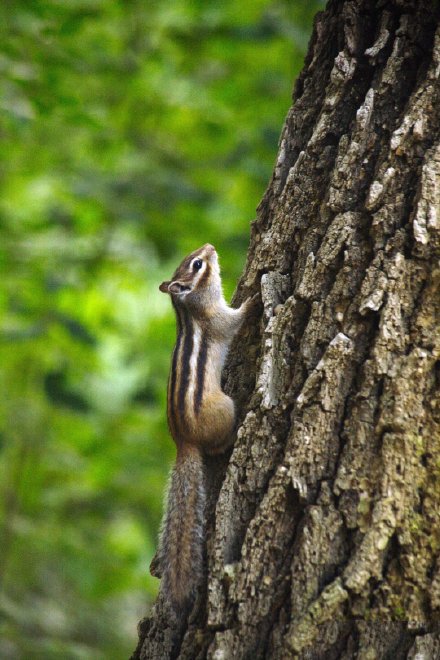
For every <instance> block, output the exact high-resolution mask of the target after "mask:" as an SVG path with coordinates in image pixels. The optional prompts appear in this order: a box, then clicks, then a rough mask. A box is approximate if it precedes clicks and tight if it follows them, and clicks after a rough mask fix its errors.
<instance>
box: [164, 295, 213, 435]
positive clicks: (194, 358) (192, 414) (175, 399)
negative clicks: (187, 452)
mask: <svg viewBox="0 0 440 660" xmlns="http://www.w3.org/2000/svg"><path fill="white" fill-rule="evenodd" d="M173 307H174V310H175V312H176V318H177V341H176V345H175V347H174V352H173V359H172V364H171V372H170V377H169V380H168V406H167V408H168V424H169V427H170V431H171V435H172V436H173V438H174V440H175V442H176V444H179V443H180V442H182V441H184V440H186V439H190V438H191V436H192V435H193V433H194V431H195V426H196V422H197V417H198V415H199V413H200V409H201V405H202V400H203V393H204V389H205V375H206V361H207V356H208V346H209V337H208V332H207V330H206V328H203V329H202V326H201V325H199V324H198V323H197V321H196V320H195V319H194V318H192V317H191V316H190V314H189V312H188V310H187V309H186V308H185V307H183V306H179V305H177V304H176V303H175V302H174V300H173Z"/></svg>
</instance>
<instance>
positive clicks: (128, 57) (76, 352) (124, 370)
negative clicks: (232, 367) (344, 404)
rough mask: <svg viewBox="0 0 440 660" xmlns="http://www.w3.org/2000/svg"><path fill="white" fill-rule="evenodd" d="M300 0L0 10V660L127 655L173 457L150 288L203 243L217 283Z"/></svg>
mask: <svg viewBox="0 0 440 660" xmlns="http://www.w3.org/2000/svg"><path fill="white" fill-rule="evenodd" d="M318 7H319V2H318V1H317V0H315V1H314V2H313V1H312V2H308V3H306V2H300V3H291V2H288V1H287V0H279V1H270V0H257V1H253V2H250V1H247V0H246V1H245V2H242V3H236V2H233V1H232V0H226V1H225V2H222V3H218V2H213V1H211V0H208V1H206V0H205V1H204V2H201V1H200V0H193V1H191V2H190V1H189V0H185V1H184V0H170V1H169V2H157V1H155V0H152V1H150V2H141V1H140V0H132V2H122V0H120V1H116V0H35V1H34V2H28V1H27V0H26V1H25V0H21V1H16V2H13V1H12V2H5V3H3V5H2V8H1V9H0V12H1V14H2V15H1V22H0V24H1V28H0V32H1V45H0V68H1V72H2V80H3V82H2V90H1V97H0V98H1V119H0V131H1V137H2V140H1V143H0V150H1V157H2V158H1V160H2V166H1V170H0V191H1V194H0V260H1V265H2V287H1V290H0V312H1V326H0V363H1V370H0V385H1V390H2V394H3V396H2V401H1V404H0V424H1V427H0V493H1V497H0V534H1V539H0V547H1V556H0V640H1V641H0V657H5V658H26V659H27V658H45V659H51V658H81V659H92V658H93V659H94V660H95V659H99V658H105V659H106V660H107V659H110V660H111V659H112V658H115V659H116V658H118V659H119V658H122V657H127V655H128V654H129V652H130V650H131V649H132V648H133V647H134V644H135V637H136V628H135V626H136V622H137V620H138V619H139V618H140V616H141V615H142V614H143V613H145V611H146V610H147V607H148V604H149V603H150V602H151V600H152V598H153V597H154V595H155V592H156V589H157V581H156V580H154V579H153V578H151V577H150V576H149V573H148V564H149V561H150V559H151V557H152V555H153V553H154V547H155V539H156V534H157V528H158V525H159V521H160V517H161V510H162V493H163V489H164V483H165V479H166V474H167V472H168V469H169V465H170V463H171V462H172V460H173V455H174V450H173V445H172V443H171V441H170V439H169V437H168V432H167V429H166V420H165V389H166V380H167V372H168V364H169V356H170V352H171V349H172V345H173V339H174V320H173V318H172V314H171V310H170V305H169V301H168V300H167V298H166V296H164V295H163V294H160V293H159V292H158V284H159V283H160V282H161V281H162V279H165V278H166V277H167V276H169V275H170V274H171V272H172V270H174V267H175V266H176V264H177V262H178V261H179V260H180V259H181V258H182V257H183V256H184V255H185V254H186V253H187V252H189V251H191V250H193V249H195V248H197V247H199V245H201V244H202V243H205V242H207V241H209V242H212V243H214V244H215V245H216V247H217V249H218V250H219V252H220V256H221V262H222V265H223V270H224V275H225V289H226V292H227V293H228V295H230V294H231V293H232V291H233V289H234V283H235V281H236V278H237V277H238V275H239V273H240V271H241V269H242V267H243V263H244V258H245V251H246V244H247V236H248V231H249V229H248V227H249V222H250V221H251V220H252V218H253V215H254V208H255V206H256V205H257V204H258V202H259V200H260V199H261V196H262V194H263V192H264V189H265V186H266V185H267V182H268V180H269V177H270V173H271V170H272V165H273V161H274V158H275V154H276V148H277V141H278V136H279V132H280V128H281V125H282V122H283V118H284V115H285V113H286V111H287V109H288V107H289V104H290V96H289V95H290V90H291V88H292V84H293V80H294V78H295V76H296V75H297V73H298V71H299V69H300V67H301V64H302V58H303V54H304V50H305V47H306V43H307V39H308V34H309V31H310V28H311V19H312V16H313V14H314V13H315V11H316V9H317V8H318Z"/></svg>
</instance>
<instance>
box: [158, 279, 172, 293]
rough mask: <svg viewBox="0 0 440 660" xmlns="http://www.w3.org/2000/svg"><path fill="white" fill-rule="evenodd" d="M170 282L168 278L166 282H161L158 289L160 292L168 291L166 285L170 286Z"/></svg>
mask: <svg viewBox="0 0 440 660" xmlns="http://www.w3.org/2000/svg"><path fill="white" fill-rule="evenodd" d="M170 284H171V282H170V281H169V280H168V282H162V284H161V285H160V287H159V291H162V293H170V292H169V289H168V287H169V286H170Z"/></svg>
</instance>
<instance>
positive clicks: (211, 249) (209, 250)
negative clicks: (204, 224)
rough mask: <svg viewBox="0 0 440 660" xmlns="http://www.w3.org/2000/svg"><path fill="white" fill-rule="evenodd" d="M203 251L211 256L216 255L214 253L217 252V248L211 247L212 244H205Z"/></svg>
mask: <svg viewBox="0 0 440 660" xmlns="http://www.w3.org/2000/svg"><path fill="white" fill-rule="evenodd" d="M203 249H204V250H205V252H206V253H207V254H209V255H211V254H214V252H215V247H214V246H213V245H211V243H205V245H204V246H203Z"/></svg>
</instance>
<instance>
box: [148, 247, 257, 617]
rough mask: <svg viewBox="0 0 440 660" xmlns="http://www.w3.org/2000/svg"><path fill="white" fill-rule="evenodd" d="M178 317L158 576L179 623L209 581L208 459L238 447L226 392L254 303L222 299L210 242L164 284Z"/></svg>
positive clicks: (155, 567)
mask: <svg viewBox="0 0 440 660" xmlns="http://www.w3.org/2000/svg"><path fill="white" fill-rule="evenodd" d="M159 289H160V291H162V292H163V293H169V294H170V295H171V302H172V304H173V307H174V311H175V313H176V320H177V341H176V345H175V347H174V352H173V357H172V363H171V372H170V376H169V380H168V401H167V413H168V425H169V428H170V432H171V435H172V437H173V439H174V442H175V443H176V446H177V456H176V463H175V466H174V469H173V471H172V474H171V480H170V485H169V491H168V506H167V511H166V514H165V516H164V519H163V521H162V528H161V533H160V540H159V549H158V552H157V555H156V557H155V558H154V559H153V561H152V563H151V567H150V570H151V573H152V574H153V575H156V576H157V577H162V583H161V591H162V593H163V594H164V596H165V601H166V602H167V603H169V604H170V606H171V608H172V611H173V612H174V613H175V615H176V616H177V617H178V618H181V617H183V616H185V614H188V613H189V610H190V608H191V607H192V604H193V601H194V597H195V594H196V591H197V587H198V585H199V584H200V581H201V578H202V575H203V547H204V537H205V501H206V485H205V473H204V463H203V456H204V455H205V454H219V453H221V452H224V451H225V450H226V449H227V448H228V447H229V446H230V445H231V444H232V442H233V436H234V431H235V408H234V402H233V400H232V399H231V398H230V397H229V396H227V395H226V394H225V393H224V392H223V391H222V389H221V382H220V379H221V373H222V368H223V365H224V362H225V359H226V356H227V353H228V348H229V345H230V343H231V341H232V339H233V337H234V335H235V334H236V332H237V331H238V330H239V328H240V326H241V325H242V323H243V320H244V318H245V316H246V314H247V312H248V310H249V308H250V306H251V304H252V303H253V302H254V299H252V298H249V299H248V300H246V301H245V302H244V303H243V304H242V305H241V307H239V308H238V309H232V308H231V307H229V306H228V304H227V303H226V301H225V299H224V297H223V291H222V282H221V278H220V268H219V263H218V257H217V252H216V251H215V248H214V247H213V246H212V245H210V244H209V243H207V244H206V245H203V247H201V248H199V249H198V250H196V251H195V252H192V253H191V254H190V255H188V256H187V257H185V259H184V260H183V261H182V263H181V264H180V266H179V267H178V268H177V270H176V271H175V273H174V275H173V277H172V279H171V280H169V281H166V282H162V284H161V285H160V287H159Z"/></svg>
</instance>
